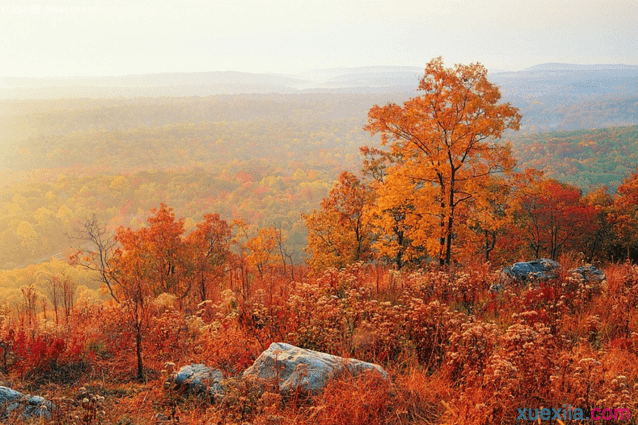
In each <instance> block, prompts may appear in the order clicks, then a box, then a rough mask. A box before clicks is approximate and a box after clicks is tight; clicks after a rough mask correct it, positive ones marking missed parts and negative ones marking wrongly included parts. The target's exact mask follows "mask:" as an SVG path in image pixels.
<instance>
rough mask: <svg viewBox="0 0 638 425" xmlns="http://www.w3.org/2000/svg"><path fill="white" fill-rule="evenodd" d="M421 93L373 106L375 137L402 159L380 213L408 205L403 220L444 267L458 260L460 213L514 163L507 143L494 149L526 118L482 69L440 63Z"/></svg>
mask: <svg viewBox="0 0 638 425" xmlns="http://www.w3.org/2000/svg"><path fill="white" fill-rule="evenodd" d="M419 90H420V91H423V92H424V93H423V95H421V96H419V97H415V98H412V99H410V100H408V101H406V102H405V103H404V104H403V105H397V104H393V103H392V104H389V105H386V106H374V107H373V108H372V109H370V111H369V113H368V119H369V120H368V125H367V126H366V127H365V129H366V130H367V131H369V132H370V133H371V134H380V135H381V142H382V145H383V146H387V147H388V149H389V153H390V154H391V155H392V156H393V157H394V158H397V161H396V162H394V163H393V164H392V165H390V166H388V167H387V170H386V172H387V176H386V178H385V181H384V183H383V184H384V185H386V186H389V187H388V188H387V190H386V191H385V193H387V194H388V197H390V198H391V199H383V197H380V198H379V200H378V203H379V204H380V208H381V209H388V208H391V207H393V206H394V205H396V203H397V201H399V200H406V199H409V200H410V203H411V210H410V211H407V216H406V218H405V220H406V223H407V224H408V225H409V228H410V233H411V239H412V240H413V243H415V244H418V245H421V246H424V247H426V249H427V251H428V252H429V254H430V255H432V256H433V257H435V258H437V259H438V261H439V262H440V264H449V263H450V261H451V259H452V244H453V243H454V241H453V239H454V235H455V229H456V226H457V225H458V224H459V223H457V214H458V209H459V208H460V207H461V206H463V205H464V204H466V203H468V201H470V200H471V199H473V198H475V197H480V196H483V194H484V193H485V190H486V186H487V185H488V184H489V177H490V176H491V175H493V174H496V173H501V172H504V171H508V170H510V169H511V168H512V167H513V165H514V160H513V159H512V156H511V152H510V148H509V146H508V145H502V144H498V143H496V141H495V139H498V138H500V137H501V136H502V135H503V132H504V131H505V130H506V129H514V130H518V129H519V126H520V119H521V116H520V115H519V113H518V110H517V109H516V108H514V107H512V106H511V105H510V104H509V103H499V101H500V97H501V95H500V92H499V90H498V88H497V87H496V86H494V85H493V84H491V83H490V82H489V81H488V79H487V69H485V68H484V67H483V66H482V65H480V64H471V65H456V66H455V67H454V68H445V67H444V66H443V60H442V59H441V58H437V59H434V60H432V61H431V62H430V63H428V64H427V66H426V68H425V75H424V76H423V77H422V78H421V80H420V83H419Z"/></svg>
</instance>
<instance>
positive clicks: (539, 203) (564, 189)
mask: <svg viewBox="0 0 638 425" xmlns="http://www.w3.org/2000/svg"><path fill="white" fill-rule="evenodd" d="M517 196H518V197H517V200H516V203H517V209H518V212H517V213H516V218H515V220H516V225H517V226H518V227H519V228H521V229H524V234H525V236H524V238H525V241H526V243H527V246H528V247H529V248H530V250H531V252H532V253H533V255H534V256H535V257H536V258H540V257H542V256H547V257H549V258H551V259H552V260H556V259H557V258H558V256H559V254H561V253H562V252H565V251H570V250H571V251H582V250H583V249H584V245H583V241H584V239H585V237H586V235H587V234H589V233H591V232H595V231H596V226H597V224H596V221H595V217H596V209H595V208H594V207H593V206H592V205H590V204H587V203H584V202H582V201H581V192H580V190H579V189H578V188H576V187H575V186H572V185H568V184H566V183H562V182H559V181H558V180H554V179H540V180H537V181H535V182H532V183H531V184H530V185H528V186H526V187H523V188H520V190H519V193H518V195H517Z"/></svg>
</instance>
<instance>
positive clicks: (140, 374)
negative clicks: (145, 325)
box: [135, 323, 144, 382]
mask: <svg viewBox="0 0 638 425" xmlns="http://www.w3.org/2000/svg"><path fill="white" fill-rule="evenodd" d="M135 327H136V329H135V331H136V332H135V352H136V354H137V379H138V381H140V382H142V381H144V365H143V364H142V325H141V323H137V325H136V326H135Z"/></svg>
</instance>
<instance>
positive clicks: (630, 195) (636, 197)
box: [610, 169, 638, 259]
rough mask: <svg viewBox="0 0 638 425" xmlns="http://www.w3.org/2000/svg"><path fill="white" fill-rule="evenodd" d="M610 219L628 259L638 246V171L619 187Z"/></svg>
mask: <svg viewBox="0 0 638 425" xmlns="http://www.w3.org/2000/svg"><path fill="white" fill-rule="evenodd" d="M610 219H611V222H612V223H613V227H614V230H615V232H616V234H617V235H618V236H619V244H620V246H621V247H622V248H623V249H624V251H625V254H626V258H627V259H629V258H631V254H632V251H635V249H636V246H637V245H638V231H637V229H638V169H637V170H636V171H634V172H632V173H631V174H630V175H629V176H628V177H626V178H625V179H623V182H622V184H621V185H620V186H618V193H617V195H616V197H615V198H614V201H613V205H612V206H611V211H610Z"/></svg>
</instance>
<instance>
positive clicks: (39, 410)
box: [0, 386, 55, 420]
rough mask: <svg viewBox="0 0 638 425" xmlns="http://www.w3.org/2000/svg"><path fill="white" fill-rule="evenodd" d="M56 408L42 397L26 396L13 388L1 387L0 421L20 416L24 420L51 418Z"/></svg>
mask: <svg viewBox="0 0 638 425" xmlns="http://www.w3.org/2000/svg"><path fill="white" fill-rule="evenodd" d="M54 408H55V406H54V405H53V403H51V402H50V401H48V400H45V399H44V398H43V397H40V396H31V395H28V394H27V395H24V394H22V393H21V392H19V391H16V390H13V389H11V388H7V387H2V386H0V419H7V418H9V417H11V416H13V415H16V414H19V415H20V418H21V419H22V420H28V419H31V418H35V417H38V418H39V417H43V418H45V419H50V418H51V412H52V411H53V409H54Z"/></svg>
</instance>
